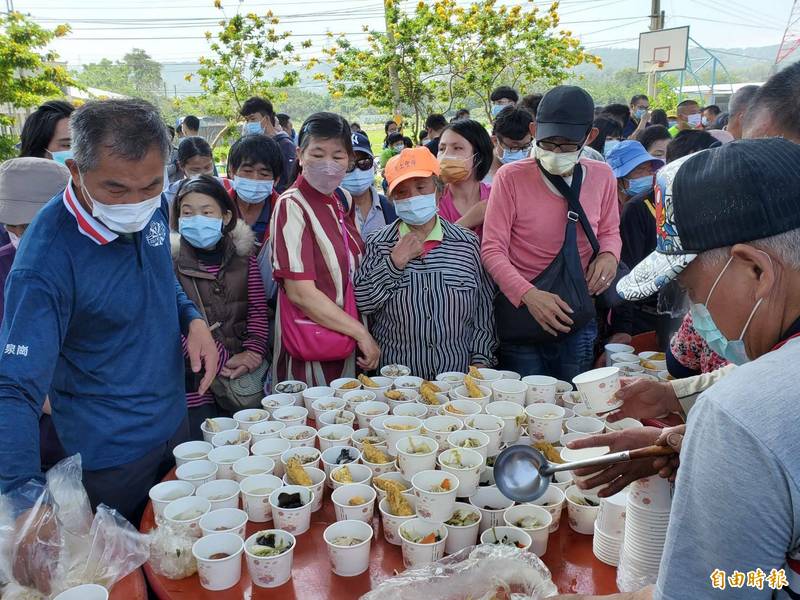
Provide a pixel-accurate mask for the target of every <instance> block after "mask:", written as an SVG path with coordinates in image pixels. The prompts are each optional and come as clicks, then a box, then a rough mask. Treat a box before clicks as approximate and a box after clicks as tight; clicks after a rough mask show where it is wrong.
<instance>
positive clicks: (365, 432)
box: [320, 427, 386, 452]
mask: <svg viewBox="0 0 800 600" xmlns="http://www.w3.org/2000/svg"><path fill="white" fill-rule="evenodd" d="M320 431H321V430H320ZM365 438H368V439H370V440H371V442H370V443H372V445H373V446H375V447H376V448H383V449H384V450H385V449H386V434H385V433H381V432H377V431H372V428H371V427H370V429H359V430H358V431H355V432H353V435H351V436H350V441H351V442H353V446H354V447H355V449H356V450H358V451H359V452H363V451H364V439H365Z"/></svg>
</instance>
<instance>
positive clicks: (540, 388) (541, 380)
mask: <svg viewBox="0 0 800 600" xmlns="http://www.w3.org/2000/svg"><path fill="white" fill-rule="evenodd" d="M522 381H523V382H525V383H526V384H527V386H528V392H527V394H526V395H525V404H526V405H528V404H537V403H539V402H544V403H548V404H555V403H556V385H557V384H558V379H556V378H555V377H548V376H547V375H528V376H527V377H523V378H522Z"/></svg>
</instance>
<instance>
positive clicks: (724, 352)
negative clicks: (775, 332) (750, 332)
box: [691, 253, 771, 365]
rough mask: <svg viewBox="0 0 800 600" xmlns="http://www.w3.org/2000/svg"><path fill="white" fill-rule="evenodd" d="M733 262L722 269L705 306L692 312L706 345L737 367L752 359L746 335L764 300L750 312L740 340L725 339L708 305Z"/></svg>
mask: <svg viewBox="0 0 800 600" xmlns="http://www.w3.org/2000/svg"><path fill="white" fill-rule="evenodd" d="M765 254H766V253H765ZM767 256H769V255H767ZM732 260H733V257H731V258H729V259H728V262H727V263H726V264H725V268H723V269H722V272H720V274H719V276H718V277H717V280H716V281H715V282H714V285H713V286H711V291H710V292H708V298H706V302H705V304H700V303H698V304H692V307H691V312H692V321H693V324H694V329H695V331H697V333H698V334H700V336H701V337H702V338H703V339H704V340H705V342H706V344H708V347H709V348H711V350H713V351H714V352H716V353H717V354H719V355H720V356H721V357H722V358H724V359H725V360H727V361H729V362H732V363H733V364H735V365H743V364H744V363H746V362H750V358H749V357H748V356H747V350H746V349H745V346H744V334H745V333H746V332H747V328H748V327H750V322H751V321H752V320H753V317H754V316H755V314H756V311H757V310H758V307H759V306H761V302H763V300H764V299H763V298H759V300H758V302H756V305H755V306H754V307H753V310H752V311H751V312H750V317H749V318H748V319H747V322H746V323H745V324H744V328H742V333H741V334H739V339H738V340H729V339H728V338H726V337H725V334H723V333H722V332H721V331H720V330H719V328H718V327H717V325H716V323H714V319H713V318H712V316H711V313H710V312H709V310H708V308H707V305H708V303H709V301H710V300H711V294H713V293H714V290H715V289H716V287H717V284H718V283H719V282H720V279H722V276H723V275H724V273H725V271H726V270H727V269H728V265H730V264H731V261H732ZM770 260H771V259H770Z"/></svg>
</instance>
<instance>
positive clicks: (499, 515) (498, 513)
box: [469, 487, 514, 533]
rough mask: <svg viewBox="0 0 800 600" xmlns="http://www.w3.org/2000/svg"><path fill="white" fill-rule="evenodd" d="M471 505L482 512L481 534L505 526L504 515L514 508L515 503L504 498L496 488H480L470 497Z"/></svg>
mask: <svg viewBox="0 0 800 600" xmlns="http://www.w3.org/2000/svg"><path fill="white" fill-rule="evenodd" d="M469 503H470V504H471V505H472V506H474V507H475V508H477V509H478V510H479V511H481V526H480V532H481V533H483V532H484V531H486V530H487V529H490V528H492V527H498V526H500V525H502V524H503V522H504V521H503V513H504V512H505V511H506V509H507V508H510V507H511V506H514V501H513V500H511V499H509V498H506V497H505V496H503V493H502V492H501V491H500V490H499V489H497V488H496V487H479V488H478V490H477V491H476V492H475V493H474V494H472V496H470V497H469Z"/></svg>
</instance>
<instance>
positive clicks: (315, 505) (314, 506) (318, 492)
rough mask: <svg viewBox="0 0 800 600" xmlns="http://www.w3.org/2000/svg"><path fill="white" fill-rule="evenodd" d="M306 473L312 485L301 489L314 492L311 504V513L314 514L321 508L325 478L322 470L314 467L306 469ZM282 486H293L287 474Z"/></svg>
mask: <svg viewBox="0 0 800 600" xmlns="http://www.w3.org/2000/svg"><path fill="white" fill-rule="evenodd" d="M306 473H308V476H309V477H311V481H312V482H313V483H312V484H311V485H304V486H302V487H304V488H308V489H309V490H311V491H312V492H314V501H313V502H312V503H311V512H312V513H315V512H317V511H318V510H320V509H321V508H322V497H323V494H324V493H325V480H326V479H327V477H326V476H325V472H324V471H323V470H322V469H317V468H316V467H306ZM283 484H284V485H294V482H293V481H290V480H289V474H288V473H287V474H286V475H284V476H283Z"/></svg>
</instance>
